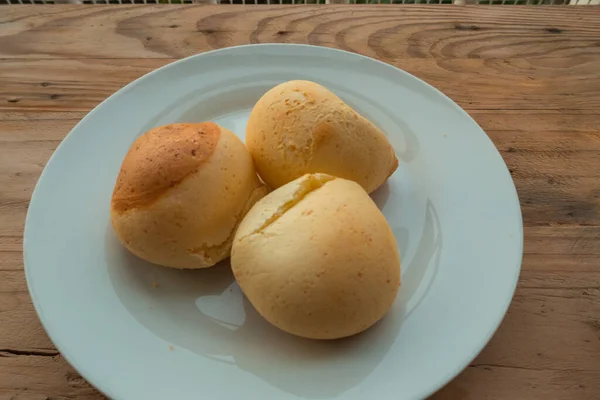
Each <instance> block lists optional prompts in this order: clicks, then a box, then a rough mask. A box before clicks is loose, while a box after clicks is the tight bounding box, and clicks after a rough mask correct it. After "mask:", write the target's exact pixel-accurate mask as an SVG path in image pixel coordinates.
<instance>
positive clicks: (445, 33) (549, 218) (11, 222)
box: [0, 6, 600, 400]
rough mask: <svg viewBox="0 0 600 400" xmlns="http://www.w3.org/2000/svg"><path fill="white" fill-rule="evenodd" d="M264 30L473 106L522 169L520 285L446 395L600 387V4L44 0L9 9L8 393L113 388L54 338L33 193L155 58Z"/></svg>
mask: <svg viewBox="0 0 600 400" xmlns="http://www.w3.org/2000/svg"><path fill="white" fill-rule="evenodd" d="M67 41H70V44H69V45H66V43H67ZM265 42H291V43H311V44H318V45H323V46H329V47H336V48H341V49H346V50H349V51H353V52H356V53H360V54H365V55H368V56H371V57H375V58H378V59H380V60H382V61H385V62H388V63H391V64H393V65H396V66H398V67H400V68H403V69H405V70H407V71H408V72H410V73H412V74H414V75H416V76H418V77H420V78H422V79H424V80H425V81H427V82H429V83H431V84H433V85H434V86H436V87H437V88H439V89H440V90H442V91H443V92H445V93H446V94H447V95H449V96H450V97H451V98H453V99H454V100H455V101H457V102H458V103H459V104H460V105H461V106H462V107H463V108H465V109H466V110H467V111H468V112H469V113H470V114H471V115H472V116H473V118H475V120H476V121H477V122H478V123H479V124H480V125H481V126H482V127H483V128H484V130H485V131H486V132H487V134H488V135H489V136H490V138H491V139H492V140H493V142H494V143H495V145H496V147H497V148H498V150H499V151H500V152H501V154H502V156H503V157H504V160H505V161H506V163H507V165H508V167H509V169H510V171H511V173H512V175H513V178H514V180H515V183H516V185H517V190H518V192H519V197H520V200H521V205H522V210H523V217H524V224H525V255H524V259H523V271H522V274H521V277H520V281H519V286H518V288H517V293H516V295H515V298H514V301H513V303H512V305H511V307H510V310H509V312H508V314H507V317H506V319H505V320H504V322H503V324H502V325H501V327H500V329H499V330H498V332H497V333H496V335H495V336H494V337H493V339H492V341H491V342H490V344H489V345H488V346H487V347H486V348H485V349H484V350H483V352H482V353H481V354H480V355H479V356H478V358H477V359H476V360H474V361H473V363H472V364H471V365H470V366H469V367H468V368H467V369H466V370H465V371H464V372H463V373H462V374H461V375H460V376H459V377H458V378H457V379H455V380H454V381H453V382H452V383H450V384H449V385H448V386H446V387H445V388H444V389H442V390H441V391H440V392H438V393H437V394H436V395H435V396H434V398H435V399H442V400H443V399H544V400H546V399H561V400H562V399H578V400H579V399H597V398H598V394H599V393H600V361H599V360H600V268H599V266H600V261H599V260H600V113H598V110H599V109H600V9H594V8H586V7H545V8H537V7H536V8H533V7H532V8H528V7H420V6H415V7H412V6H411V7H390V6H380V7H379V6H356V7H347V6H327V7H312V6H298V7H292V6H272V7H241V6H240V7H238V6H190V7H187V6H186V7H183V6H83V7H82V6H52V7H50V6H44V7H10V8H9V7H3V8H2V12H0V321H1V323H0V400H8V399H15V400H16V399H21V400H22V399H67V398H83V399H101V398H103V397H102V396H101V395H100V394H99V393H97V392H96V391H95V390H94V389H92V388H91V387H90V386H89V385H88V384H87V383H85V381H83V380H82V379H81V378H80V377H79V376H78V375H77V374H76V373H75V371H73V370H72V368H71V367H69V366H68V364H67V363H66V362H65V361H64V360H63V359H62V357H61V356H60V355H59V354H58V352H57V351H56V350H55V348H54V347H53V345H52V343H51V342H50V340H49V339H48V337H47V336H46V335H45V333H44V331H43V329H42V327H41V325H40V323H39V320H38V318H37V316H36V314H35V311H34V310H33V307H32V305H31V300H30V298H29V295H28V292H27V286H26V282H25V279H24V274H23V262H22V254H21V249H22V234H23V223H24V219H25V215H26V212H27V207H28V203H29V198H30V196H31V193H32V190H33V187H34V185H35V182H36V180H37V178H38V177H39V174H40V173H41V171H42V169H43V167H44V165H45V164H46V162H47V160H48V158H49V157H50V155H51V154H52V152H53V151H54V149H55V148H56V146H57V145H58V144H59V143H60V141H61V140H62V138H63V137H64V136H65V134H66V133H68V131H69V130H70V129H71V128H72V127H73V126H74V125H75V124H76V123H77V122H78V121H79V119H81V118H82V117H83V116H84V115H85V113H86V112H87V111H89V110H90V109H91V108H93V107H94V106H96V105H97V104H98V103H99V102H101V101H102V100H104V99H105V98H106V97H107V96H108V95H110V94H111V93H113V92H114V91H116V90H118V89H119V88H120V87H122V86H124V85H125V84H127V83H129V82H130V81H132V80H133V79H135V78H137V77H139V76H141V75H143V74H145V73H147V72H150V71H151V70H153V69H155V68H158V67H160V66H162V65H164V64H166V63H168V62H171V61H174V60H175V59H178V58H181V57H184V56H188V55H191V54H195V53H198V52H202V51H207V50H211V49H216V48H221V47H224V46H229V45H239V44H247V43H265Z"/></svg>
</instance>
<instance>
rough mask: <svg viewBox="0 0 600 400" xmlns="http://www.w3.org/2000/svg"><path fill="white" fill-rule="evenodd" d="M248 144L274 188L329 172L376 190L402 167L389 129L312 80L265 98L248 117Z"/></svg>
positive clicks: (289, 84)
mask: <svg viewBox="0 0 600 400" xmlns="http://www.w3.org/2000/svg"><path fill="white" fill-rule="evenodd" d="M246 146H247V147H248V150H249V151H250V154H251V155H252V158H253V160H254V164H255V166H256V169H257V171H258V174H259V175H260V176H261V178H262V179H263V180H264V181H265V182H266V183H267V184H268V185H269V186H271V188H273V189H274V188H278V187H280V186H282V185H284V184H286V183H288V182H290V181H292V180H294V179H296V178H298V177H300V176H302V175H304V174H306V173H316V172H323V173H327V174H330V175H334V176H339V177H341V178H346V179H350V180H353V181H355V182H358V183H359V184H360V185H361V186H362V187H363V188H364V189H365V190H366V191H367V192H369V193H370V192H372V191H374V190H375V189H377V188H378V187H379V186H380V185H381V184H383V183H384V182H385V181H386V179H387V178H388V177H389V176H390V175H391V174H392V173H393V172H394V171H395V170H396V168H397V167H398V159H397V158H396V156H395V154H394V149H393V147H392V146H391V144H390V143H389V141H388V140H387V138H386V136H385V135H384V134H383V132H381V131H380V130H379V129H378V128H377V127H376V126H375V125H373V124H372V123H371V122H370V121H368V120H367V119H366V118H363V117H362V116H360V115H359V114H358V113H357V112H356V111H354V110H353V109H352V108H350V107H349V106H348V105H346V104H345V103H344V102H343V101H342V100H341V99H340V98H339V97H337V96H336V95H335V94H333V93H332V92H331V91H329V90H328V89H326V88H325V87H323V86H321V85H318V84H316V83H314V82H309V81H290V82H286V83H282V84H281V85H278V86H275V87H274V88H273V89H271V90H269V91H268V92H267V93H265V95H264V96H262V97H261V98H260V100H259V101H258V102H257V103H256V105H255V106H254V108H253V110H252V112H251V114H250V118H249V120H248V125H247V127H246Z"/></svg>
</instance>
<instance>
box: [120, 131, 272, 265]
mask: <svg viewBox="0 0 600 400" xmlns="http://www.w3.org/2000/svg"><path fill="white" fill-rule="evenodd" d="M266 193H267V190H266V188H265V186H264V185H262V183H261V182H260V180H259V179H258V177H257V175H256V172H255V170H254V166H253V165H252V160H251V158H250V155H249V154H248V152H247V151H246V148H245V147H244V144H243V143H242V142H241V141H240V139H238V138H237V137H236V136H235V135H234V134H233V133H232V132H230V131H228V130H227V129H225V128H223V127H220V126H218V125H217V124H214V123H212V122H205V123H201V124H172V125H166V126H161V127H159V128H155V129H152V130H150V131H149V132H147V133H145V134H144V135H142V136H140V137H139V138H138V139H137V140H136V141H135V142H134V143H133V145H132V146H131V148H130V149H129V152H128V153H127V155H126V156H125V160H124V161H123V165H122V166H121V171H120V173H119V176H118V178H117V182H116V185H115V189H114V192H113V196H112V202H111V219H112V224H113V227H114V230H115V232H116V234H117V236H118V238H119V239H120V240H121V242H122V243H123V244H124V245H125V247H127V248H128V249H129V250H130V251H131V252H132V253H134V254H135V255H137V256H139V257H141V258H143V259H145V260H147V261H150V262H152V263H155V264H160V265H164V266H167V267H174V268H205V267H210V266H212V265H214V264H216V263H217V262H219V261H220V260H223V259H224V258H227V257H228V256H229V254H230V250H231V241H232V239H233V235H234V233H235V230H236V228H237V226H238V224H239V222H240V221H241V220H242V218H243V217H244V215H245V214H246V213H247V212H248V210H249V209H250V207H252V205H254V203H255V202H256V201H257V200H258V199H260V198H261V197H263V196H264V195H265V194H266Z"/></svg>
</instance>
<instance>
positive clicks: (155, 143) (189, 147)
mask: <svg viewBox="0 0 600 400" xmlns="http://www.w3.org/2000/svg"><path fill="white" fill-rule="evenodd" d="M220 136H221V128H220V127H219V126H218V125H217V124H215V123H213V122H203V123H200V124H171V125H165V126H161V127H158V128H154V129H152V130H150V131H148V132H146V133H145V134H143V135H142V136H140V137H139V138H137V140H136V141H135V142H133V144H132V145H131V148H130V149H129V152H128V153H127V155H126V156H125V159H124V160H123V164H122V165H121V171H120V172H119V176H118V178H117V183H116V184H115V189H114V191H113V196H112V209H113V210H114V211H120V212H122V211H126V210H129V209H131V208H138V207H142V206H147V205H149V204H151V203H153V202H154V201H155V200H156V199H158V197H160V195H161V194H163V193H164V192H165V191H166V190H168V189H169V188H172V187H174V186H176V185H177V184H178V183H180V182H181V181H182V180H183V179H184V178H185V177H186V176H188V175H189V174H191V173H193V172H194V171H196V170H197V168H198V167H199V166H200V165H201V164H202V163H204V162H205V161H206V160H208V159H209V158H210V156H211V155H212V154H213V152H214V150H215V148H216V147H217V143H218V142H219V138H220Z"/></svg>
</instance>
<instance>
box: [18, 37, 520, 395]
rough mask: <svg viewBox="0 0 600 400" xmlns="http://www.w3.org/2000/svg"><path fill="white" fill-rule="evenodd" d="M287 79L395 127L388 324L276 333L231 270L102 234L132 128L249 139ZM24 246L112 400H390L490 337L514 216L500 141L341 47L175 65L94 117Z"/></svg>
mask: <svg viewBox="0 0 600 400" xmlns="http://www.w3.org/2000/svg"><path fill="white" fill-rule="evenodd" d="M291 79H308V80H313V81H316V82H319V83H321V84H323V85H325V86H327V87H328V88H329V89H331V90H332V91H333V92H335V93H336V94H338V95H339V96H340V97H341V98H342V99H344V100H345V101H346V102H347V103H348V104H349V105H351V106H353V107H354V108H355V109H357V110H358V111H359V112H360V113H361V114H362V115H364V116H365V117H367V118H369V119H370V120H371V121H373V122H374V123H375V124H377V125H378V126H379V127H380V128H382V130H383V131H384V132H386V133H387V134H388V135H389V138H390V141H391V142H392V144H393V145H394V148H395V149H396V153H397V155H398V158H399V159H400V167H399V169H398V170H397V172H396V173H395V174H394V175H393V176H392V177H391V178H390V179H389V181H388V183H387V184H386V185H384V186H383V187H382V188H381V189H379V190H378V191H377V192H376V193H375V194H374V198H375V200H376V202H377V203H378V205H379V206H380V208H381V209H382V210H383V212H384V214H385V216H386V217H387V219H388V221H389V223H390V225H391V227H392V229H393V231H394V234H395V236H396V240H397V241H398V246H399V248H400V252H401V255H402V287H401V289H400V294H399V296H398V299H397V301H396V303H395V304H394V306H393V308H392V310H391V311H390V313H389V314H388V316H387V317H386V318H385V319H384V320H382V321H381V322H380V323H379V324H377V325H376V326H375V327H373V328H371V329H370V330H368V331H367V332H365V333H363V334H361V335H358V336H356V337H352V338H349V339H345V340H339V341H332V342H318V341H309V340H303V339H299V338H295V337H292V336H290V335H287V334H285V333H282V332H280V331H278V330H277V329H276V328H273V327H271V326H270V325H268V324H267V323H266V322H265V321H264V320H262V319H261V318H260V317H259V316H258V315H257V313H256V312H255V311H254V310H253V309H252V307H251V306H250V305H249V303H248V302H247V301H246V300H245V299H244V298H243V296H242V294H241V293H240V290H239V288H238V287H237V285H236V284H235V282H234V281H233V278H232V274H231V273H230V271H229V268H228V266H227V265H222V266H220V267H216V268H213V269H209V270H204V271H177V270H171V269H163V268H161V267H157V266H153V265H150V264H147V263H145V262H143V261H141V260H139V259H136V258H135V257H133V256H131V255H130V254H128V253H127V252H126V251H125V250H124V249H123V248H122V247H121V246H120V245H119V243H118V242H117V240H116V239H115V237H114V235H113V232H112V230H111V226H110V221H109V203H110V197H111V193H112V188H113V185H114V182H115V179H116V176H117V173H118V171H119V167H120V164H121V161H122V159H123V157H124V156H125V153H126V151H127V149H128V148H129V146H130V144H131V143H132V142H133V140H134V139H135V138H136V136H138V135H140V134H142V133H143V132H145V131H147V130H148V129H150V128H152V127H155V126H157V125H162V124H167V123H171V122H176V121H180V122H191V121H194V122H198V121H208V120H211V121H215V122H217V123H218V124H221V125H223V126H225V127H227V128H229V129H230V130H232V131H233V132H235V133H236V134H238V135H239V136H240V137H242V138H243V137H244V129H245V125H246V119H247V117H248V114H249V112H250V109H251V108H252V106H253V104H254V103H255V102H256V100H258V98H259V97H260V96H261V95H262V94H263V93H264V92H266V91H267V90H268V89H269V88H271V87H273V86H274V85H276V84H278V83H280V82H283V81H286V80H291ZM24 243H25V244H24V252H25V265H26V273H27V281H28V284H29V290H30V292H31V295H32V297H33V302H34V304H35V307H36V309H37V312H38V314H39V316H40V318H41V320H42V323H43V324H44V327H45V328H46V330H47V331H48V333H49V335H50V337H51V338H52V340H53V342H54V343H55V344H56V346H57V348H58V349H59V350H60V351H61V353H62V354H63V355H64V356H65V358H66V359H67V360H68V361H69V362H70V363H71V364H72V365H73V366H74V367H75V368H76V369H77V370H78V371H79V372H80V373H81V374H82V375H83V376H84V377H85V378H86V379H87V380H88V381H90V382H91V383H92V384H93V385H94V386H96V387H97V388H98V389H100V390H101V391H102V392H104V393H105V394H107V395H108V396H110V397H112V398H114V399H127V400H129V399H144V400H153V399H157V400H164V399H199V398H204V399H235V400H237V399H245V400H246V399H260V400H264V399H297V398H309V399H311V398H315V399H332V398H342V399H366V398H377V399H380V400H383V399H395V400H398V399H416V398H423V397H425V396H427V395H429V394H431V393H433V392H434V391H435V390H437V389H439V388H440V387H441V386H442V385H444V384H445V383H446V382H448V381H449V380H450V379H451V378H453V377H454V376H456V375H457V374H458V373H459V372H460V371H461V370H462V369H463V368H464V367H465V366H466V365H467V364H468V363H469V362H470V361H471V360H472V359H473V358H474V357H475V356H476V355H477V353H478V352H479V351H480V350H481V349H482V348H483V346H484V345H485V344H486V343H487V342H488V340H489V339H490V337H491V336H492V334H493V333H494V331H495V329H496V328H497V326H498V324H499V323H500V321H501V320H502V317H503V316H504V313H505V312H506V309H507V307H508V305H509V303H510V300H511V298H512V295H513V292H514V289H515V285H516V282H517V278H518V275H519V269H520V264H521V256H522V222H521V213H520V208H519V201H518V198H517V194H516V191H515V187H514V185H513V182H512V180H511V177H510V175H509V173H508V171H507V168H506V166H505V164H504V163H503V161H502V158H501V157H500V155H499V154H498V152H497V151H496V149H495V148H494V146H493V144H492V142H491V141H490V140H489V139H488V138H487V136H486V135H485V133H484V132H483V131H482V130H481V128H479V126H478V125H477V124H476V123H475V122H474V121H473V120H472V119H471V118H470V117H469V116H468V115H467V114H466V113H465V112H464V111H463V110H462V109H460V108H459V107H458V106H457V105H456V104H455V103H453V102H452V101H451V100H450V99H448V98H447V97H445V96H444V95H443V94H441V93H440V92H438V91H437V90H436V89H434V88H432V87H431V86H429V85H427V84H425V83H424V82H422V81H420V80H419V79H417V78H415V77H413V76H411V75H409V74H407V73H405V72H403V71H401V70H399V69H396V68H394V67H392V66H389V65H387V64H383V63H380V62H378V61H375V60H373V59H370V58H366V57H362V56H358V55H355V54H351V53H347V52H342V51H337V50H331V49H326V48H319V47H311V46H299V45H257V46H243V47H234V48H228V49H224V50H219V51H213V52H209V53H204V54H200V55H197V56H194V57H190V58H187V59H184V60H181V61H178V62H176V63H173V64H170V65H167V66H165V67H163V68H160V69H159V70H157V71H154V72H153V73H151V74H148V75H146V76H144V77H142V78H140V79H139V80H137V81H135V82H133V83H132V84H130V85H128V86H127V87H125V88H123V89H121V90H120V91H118V92H117V93H116V94H114V95H113V96H111V97H110V98H109V99H107V100H106V101H104V102H103V103H102V104H100V105H99V106H98V107H97V108H96V109H94V110H93V111H92V112H91V113H90V114H89V115H88V116H87V117H85V118H84V119H83V120H82V121H81V122H80V123H79V124H78V125H77V126H76V127H75V128H74V129H73V131H72V132H71V133H70V134H69V135H68V137H67V138H66V139H65V140H64V141H63V142H62V144H61V145H60V147H59V148H58V149H57V150H56V152H55V154H54V156H53V157H52V159H51V160H50V162H49V163H48V165H47V166H46V168H45V170H44V172H43V174H42V177H41V178H40V180H39V182H38V185H37V187H36V189H35V193H34V195H33V198H32V201H31V206H30V209H29V214H28V215H27V222H26V229H25V239H24ZM156 285H158V286H157V287H155V286H156Z"/></svg>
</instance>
